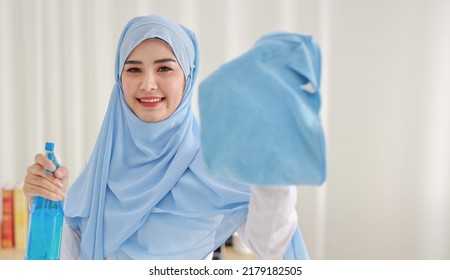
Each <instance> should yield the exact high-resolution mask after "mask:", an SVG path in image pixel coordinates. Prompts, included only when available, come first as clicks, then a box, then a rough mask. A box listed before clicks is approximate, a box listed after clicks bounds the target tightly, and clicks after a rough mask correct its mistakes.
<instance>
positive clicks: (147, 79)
mask: <svg viewBox="0 0 450 280" xmlns="http://www.w3.org/2000/svg"><path fill="white" fill-rule="evenodd" d="M157 88H158V83H157V82H156V77H155V75H154V74H153V73H149V72H147V73H145V74H144V75H143V78H142V82H141V90H143V91H152V90H155V89H157Z"/></svg>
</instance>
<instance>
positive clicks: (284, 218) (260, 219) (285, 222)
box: [238, 186, 302, 259]
mask: <svg viewBox="0 0 450 280" xmlns="http://www.w3.org/2000/svg"><path fill="white" fill-rule="evenodd" d="M296 202H297V187H296V186H271V187H260V186H252V187H251V195H250V205H249V212H248V216H247V221H246V222H245V223H244V224H243V225H242V226H241V227H240V228H239V230H238V235H239V237H240V238H241V239H242V241H243V242H244V243H245V244H246V245H247V246H248V247H249V248H250V249H251V250H252V251H253V252H254V253H255V254H256V255H257V256H258V257H259V258H261V259H283V258H284V255H285V253H286V251H287V250H288V248H289V246H291V245H292V244H291V243H292V239H293V237H294V233H295V232H296V230H297V228H298V224H297V211H296V209H295V206H296ZM300 245H302V244H300Z"/></svg>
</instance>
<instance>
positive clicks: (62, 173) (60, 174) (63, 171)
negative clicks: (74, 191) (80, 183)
mask: <svg viewBox="0 0 450 280" xmlns="http://www.w3.org/2000/svg"><path fill="white" fill-rule="evenodd" d="M54 175H55V177H56V178H57V179H58V180H59V181H60V182H61V183H62V185H63V186H62V187H61V188H62V190H63V191H64V192H65V191H66V189H67V184H68V183H69V175H70V174H69V170H68V169H67V168H66V167H65V166H63V165H61V166H60V167H58V169H56V171H55V173H54Z"/></svg>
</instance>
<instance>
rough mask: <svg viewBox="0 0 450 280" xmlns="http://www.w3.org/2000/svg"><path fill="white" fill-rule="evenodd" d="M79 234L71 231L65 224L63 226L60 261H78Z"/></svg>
mask: <svg viewBox="0 0 450 280" xmlns="http://www.w3.org/2000/svg"><path fill="white" fill-rule="evenodd" d="M80 242H81V238H80V234H79V233H77V232H75V231H74V230H73V229H71V228H70V227H69V226H68V225H67V224H66V223H64V226H63V234H62V240H61V254H60V255H61V256H60V259H61V260H79V259H80Z"/></svg>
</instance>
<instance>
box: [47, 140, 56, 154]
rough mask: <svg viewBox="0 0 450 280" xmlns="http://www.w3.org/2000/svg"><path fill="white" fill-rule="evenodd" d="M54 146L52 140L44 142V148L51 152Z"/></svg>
mask: <svg viewBox="0 0 450 280" xmlns="http://www.w3.org/2000/svg"><path fill="white" fill-rule="evenodd" d="M54 148H55V144H54V143H52V142H47V143H45V150H46V151H50V152H53V149H54Z"/></svg>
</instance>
